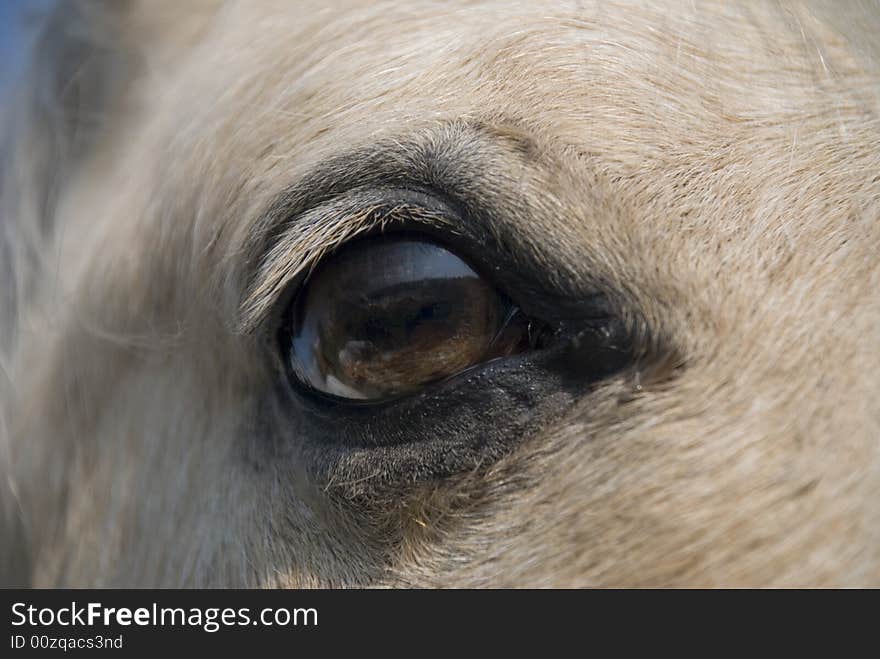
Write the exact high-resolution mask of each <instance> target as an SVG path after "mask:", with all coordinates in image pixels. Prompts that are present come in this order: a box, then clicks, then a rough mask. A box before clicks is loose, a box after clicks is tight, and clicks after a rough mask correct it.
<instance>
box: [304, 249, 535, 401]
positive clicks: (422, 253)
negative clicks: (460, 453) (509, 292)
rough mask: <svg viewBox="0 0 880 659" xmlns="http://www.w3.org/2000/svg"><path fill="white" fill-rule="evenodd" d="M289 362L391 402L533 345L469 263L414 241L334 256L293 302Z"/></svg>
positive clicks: (307, 379)
mask: <svg viewBox="0 0 880 659" xmlns="http://www.w3.org/2000/svg"><path fill="white" fill-rule="evenodd" d="M290 331H291V342H290V364H291V368H292V370H293V373H294V374H295V376H296V377H297V378H299V379H300V380H301V381H302V382H303V383H305V384H307V385H308V386H310V387H311V388H313V389H316V390H317V391H320V392H322V393H325V394H330V395H333V396H337V397H341V398H347V399H356V400H384V399H389V398H394V397H397V396H402V395H405V394H409V393H412V392H414V391H417V390H418V389H419V388H420V387H422V386H424V385H426V384H428V383H430V382H434V381H437V380H442V379H444V378H448V377H450V376H452V375H455V374H456V373H460V372H461V371H463V370H465V369H467V368H469V367H471V366H474V365H475V364H479V363H480V362H483V361H486V360H488V359H493V358H495V357H501V356H505V355H509V354H512V353H514V352H517V351H519V350H521V349H523V347H524V346H527V345H528V339H527V335H528V327H527V321H526V320H525V319H524V318H523V317H522V315H521V314H520V313H519V312H518V311H517V310H516V308H515V307H514V306H513V305H511V303H510V302H509V301H507V300H506V298H504V297H503V296H501V295H500V294H499V293H498V292H497V291H496V290H495V288H494V287H493V286H492V285H491V284H490V283H488V282H487V281H486V280H485V279H483V278H482V277H481V276H480V275H478V274H477V273H476V272H475V271H474V270H473V269H472V268H471V267H470V266H469V265H468V264H467V263H465V262H464V261H463V260H462V259H461V258H459V257H458V256H456V255H455V254H453V253H452V252H450V251H449V250H447V249H444V248H443V247H441V246H439V245H437V244H434V243H431V242H427V241H423V240H419V239H418V238H413V237H380V238H374V239H368V240H363V241H360V242H358V243H355V244H352V245H350V246H349V247H346V248H344V249H342V250H341V251H339V252H337V253H336V254H335V255H333V256H331V257H330V258H328V259H327V260H326V261H325V262H324V263H323V264H322V265H321V267H320V268H319V269H318V270H317V271H316V272H315V273H314V275H313V276H312V277H311V278H310V279H309V281H308V282H307V284H306V286H305V288H304V289H303V290H302V291H301V293H300V295H299V296H298V298H297V300H296V301H295V302H294V306H293V316H292V318H291V328H290Z"/></svg>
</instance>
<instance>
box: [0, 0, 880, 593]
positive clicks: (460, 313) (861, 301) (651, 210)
mask: <svg viewBox="0 0 880 659" xmlns="http://www.w3.org/2000/svg"><path fill="white" fill-rule="evenodd" d="M877 34H880V5H877V4H876V3H871V2H862V3H857V2H852V3H847V4H845V5H836V4H835V3H831V2H821V1H817V2H810V3H791V4H789V3H771V2H766V3H747V4H742V5H738V4H737V5H733V6H731V5H730V4H728V3H721V2H715V1H711V2H700V3H683V2H681V3H680V2H671V3H669V2H661V1H659V0H644V1H642V2H629V1H624V0H610V1H607V2H592V1H589V0H586V1H575V0H564V1H562V2H519V1H510V0H507V1H505V2H496V1H494V0H486V1H474V2H456V3H433V2H395V1H393V0H380V1H376V2H363V1H360V0H344V1H340V2H337V3H331V4H330V5H329V6H328V5H327V4H326V3H318V2H311V1H308V0H302V1H297V2H274V1H271V0H265V1H261V2H259V3H257V2H235V1H230V2H217V1H215V0H199V1H198V2H187V3H175V2H168V1H150V2H142V1H139V0H131V1H129V2H126V3H111V2H100V1H95V0H93V1H88V0H81V1H77V2H64V3H58V5H57V6H55V7H54V8H53V9H52V11H51V14H50V16H49V17H48V18H47V19H46V21H45V24H44V25H43V26H42V28H41V34H40V36H39V37H38V40H37V42H36V47H35V48H34V52H33V56H32V57H31V63H30V66H29V68H28V70H27V74H26V75H25V76H24V79H23V81H22V85H21V87H20V90H19V91H18V92H17V93H16V94H15V96H14V98H13V99H10V101H9V103H8V104H7V106H8V107H6V108H5V110H4V114H3V121H2V124H3V135H4V141H3V144H4V146H3V148H2V157H3V165H2V171H0V230H2V233H0V272H2V273H3V274H2V277H3V285H2V289H3V292H2V296H3V297H2V300H3V304H2V309H0V328H2V329H0V355H2V357H0V360H2V361H0V365H2V378H0V382H2V385H0V420H2V424H0V440H2V441H0V446H2V461H0V471H2V475H3V477H2V479H0V482H2V485H0V510H2V514H0V528H2V534H0V537H2V541H0V543H2V546H3V551H2V554H3V558H2V559H0V561H2V564H0V575H2V577H0V580H2V582H3V583H4V584H9V585H22V586H38V587H55V586H69V587H70V586H72V587H80V586H92V587H144V586H150V587H297V588H302V587H592V586H618V587H621V586H623V587H629V586H633V587H670V586H701V587H713V586H783V587H794V586H877V585H880V496H878V494H880V402H878V401H880V350H878V348H880V297H878V295H877V290H878V288H880V260H878V258H877V255H878V253H880V175H878V173H880V43H878V41H877V39H876V35H877Z"/></svg>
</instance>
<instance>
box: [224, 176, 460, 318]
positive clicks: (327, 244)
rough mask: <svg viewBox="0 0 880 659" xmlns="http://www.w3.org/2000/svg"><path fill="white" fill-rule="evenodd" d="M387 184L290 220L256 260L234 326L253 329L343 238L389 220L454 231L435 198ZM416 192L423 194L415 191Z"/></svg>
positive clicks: (373, 229) (448, 214)
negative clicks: (419, 199)
mask: <svg viewBox="0 0 880 659" xmlns="http://www.w3.org/2000/svg"><path fill="white" fill-rule="evenodd" d="M389 192H391V191H388V190H385V191H382V190H376V189H370V190H354V191H352V192H350V193H348V194H345V195H343V196H342V197H337V198H335V199H334V200H332V201H330V202H326V203H324V204H321V205H320V206H317V207H315V208H313V209H311V210H309V211H307V212H305V213H304V214H303V215H301V216H300V217H299V218H297V219H296V221H295V222H291V223H290V224H289V226H288V227H287V228H286V229H285V230H284V232H283V233H282V234H281V236H280V238H279V239H278V241H277V242H276V243H275V244H274V245H273V246H272V248H271V249H270V250H269V252H268V253H267V254H266V256H265V258H264V259H263V260H262V262H261V264H260V267H259V269H258V271H257V275H256V277H255V278H254V280H253V284H252V285H251V286H250V287H249V288H248V291H247V293H246V295H245V298H244V300H243V302H242V304H241V306H240V309H239V319H240V320H239V323H238V329H239V331H241V332H242V333H251V332H253V331H255V330H256V328H257V327H259V326H260V325H261V324H262V323H263V322H264V321H265V319H266V317H267V316H268V315H269V314H270V312H271V310H272V309H273V308H274V307H275V306H277V303H278V301H279V300H280V298H281V297H282V296H283V295H284V293H285V291H286V290H287V289H288V287H289V286H290V284H291V282H293V281H295V280H296V279H297V278H298V277H302V276H306V277H307V276H308V275H309V274H310V273H311V272H312V270H313V269H314V267H315V266H316V265H317V264H318V262H319V261H321V260H322V258H323V257H324V256H326V255H327V254H329V253H330V252H332V251H333V250H334V249H336V248H338V247H339V246H341V245H342V244H344V243H347V242H349V241H351V240H352V239H354V238H356V237H359V236H365V235H367V234H370V233H373V232H376V231H379V230H383V229H385V228H387V227H388V226H389V225H391V224H398V225H400V226H402V227H408V226H413V227H414V226H415V225H418V226H422V227H424V228H426V229H427V228H430V227H433V228H435V229H443V230H444V231H445V232H447V233H449V232H450V231H451V232H453V233H454V232H455V228H454V226H453V218H454V211H452V210H451V209H449V208H448V207H446V206H445V205H444V204H442V203H440V202H439V201H437V200H433V203H431V205H430V207H429V206H428V205H422V204H419V203H416V202H415V201H409V200H407V199H405V198H404V196H409V195H404V194H402V192H403V191H401V194H389ZM415 194H417V195H418V196H425V197H426V195H422V194H421V193H415Z"/></svg>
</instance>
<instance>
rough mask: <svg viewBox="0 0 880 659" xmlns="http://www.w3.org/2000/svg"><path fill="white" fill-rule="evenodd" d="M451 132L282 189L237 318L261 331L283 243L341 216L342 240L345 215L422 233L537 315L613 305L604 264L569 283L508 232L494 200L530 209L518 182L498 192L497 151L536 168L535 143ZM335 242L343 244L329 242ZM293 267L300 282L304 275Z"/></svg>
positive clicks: (344, 159)
mask: <svg viewBox="0 0 880 659" xmlns="http://www.w3.org/2000/svg"><path fill="white" fill-rule="evenodd" d="M446 133H447V134H445V135H444V137H443V138H442V139H441V138H437V137H436V136H435V135H428V137H422V138H421V139H420V138H416V139H414V140H413V141H412V142H410V143H402V142H401V141H395V142H393V143H388V144H379V145H377V146H374V147H372V148H370V149H360V150H356V151H355V152H353V153H349V154H345V155H341V156H339V157H337V158H334V159H331V160H330V161H328V162H326V163H324V164H323V165H321V166H320V167H318V168H317V169H316V170H314V171H313V172H312V173H310V174H309V175H307V176H305V177H303V178H302V179H301V180H300V181H299V182H297V183H296V184H295V185H294V186H292V187H291V188H290V189H288V190H286V191H284V192H282V193H281V194H279V195H278V196H277V197H276V199H275V201H274V202H273V203H272V204H271V206H270V207H269V208H268V209H267V211H266V212H265V213H264V214H263V216H262V217H261V218H260V220H259V221H258V222H257V223H256V224H255V226H254V228H253V230H252V231H251V237H252V238H251V243H252V245H251V247H250V249H249V250H248V251H249V252H250V253H252V254H254V255H255V256H254V258H252V259H250V261H251V262H257V263H260V264H261V266H260V269H259V271H258V272H256V273H250V274H249V275H246V277H247V279H248V281H249V284H248V286H247V288H246V298H245V300H243V302H242V305H241V309H242V311H241V321H240V323H239V326H240V327H241V328H242V329H244V330H245V331H252V330H254V329H255V327H256V326H257V325H258V324H259V323H260V322H261V321H263V320H264V318H263V316H262V315H261V312H265V310H266V309H267V308H268V307H269V306H272V305H275V306H277V300H264V301H262V303H261V307H260V309H261V311H256V310H255V309H254V308H253V304H252V303H253V300H254V295H253V292H254V291H255V290H257V289H258V288H259V287H260V286H261V284H264V283H265V281H266V279H267V278H269V277H271V276H273V275H274V276H275V277H276V279H280V277H279V276H278V275H277V274H276V273H275V272H274V270H275V269H276V268H283V267H285V266H286V263H284V260H285V259H284V257H283V256H282V257H281V258H278V256H279V255H283V254H284V253H285V252H284V250H283V249H282V248H281V247H283V245H284V244H285V243H294V244H295V243H298V242H299V243H301V242H302V241H303V240H304V236H305V235H306V234H307V233H308V232H321V231H323V230H325V229H326V227H327V226H328V225H329V224H331V223H334V222H335V223H337V224H338V226H339V234H340V235H341V236H342V239H341V240H339V241H338V242H339V243H341V242H344V241H346V240H348V239H350V237H351V236H349V235H348V233H347V231H346V230H347V228H349V227H346V226H345V225H346V222H348V220H347V218H348V217H350V218H357V219H359V220H360V222H361V223H360V224H359V226H358V230H359V231H361V232H362V234H368V233H372V232H377V231H379V230H382V229H386V230H418V231H423V232H425V233H426V234H427V235H429V236H432V237H434V238H435V239H436V240H437V241H438V242H441V243H444V244H446V245H448V246H449V247H451V248H453V249H455V250H456V251H458V252H462V253H463V254H462V255H463V256H464V257H466V258H467V259H468V260H470V261H471V262H472V263H474V264H475V265H477V266H478V267H479V268H480V269H481V270H482V271H483V272H484V273H485V274H487V275H490V276H493V277H497V283H498V284H499V286H501V287H503V288H506V289H508V290H506V291H505V292H506V293H507V294H508V295H511V297H513V298H514V300H515V301H516V302H517V304H518V305H520V306H521V308H522V309H523V311H525V312H526V313H528V314H530V315H535V316H548V315H554V316H556V317H558V318H560V319H562V318H569V319H578V318H583V317H601V316H605V315H608V314H609V313H611V311H612V309H611V308H610V302H609V299H610V298H609V296H608V292H609V287H608V286H607V285H606V284H605V283H604V282H603V281H602V279H601V276H600V272H601V271H600V270H599V269H596V272H595V282H592V283H591V282H578V285H577V286H576V287H572V286H570V285H569V284H570V283H571V282H570V280H569V279H568V278H566V277H548V272H551V273H552V272H554V271H555V270H557V268H558V267H560V266H561V264H556V263H554V261H553V260H552V255H550V257H549V259H548V258H545V257H546V256H547V255H538V254H535V253H534V252H533V250H531V249H522V248H519V247H516V245H517V239H516V237H515V236H511V234H512V233H514V232H515V226H511V224H512V223H511V221H510V220H508V219H506V218H505V215H509V214H510V211H509V210H508V209H507V208H503V207H499V204H496V203H494V200H495V199H499V198H500V197H504V198H505V202H506V205H507V206H510V207H511V211H512V210H514V209H513V207H516V210H518V211H519V212H525V210H524V209H522V208H521V203H520V201H519V200H518V199H516V197H515V193H516V191H515V190H510V191H508V190H506V188H505V189H504V190H501V188H502V187H503V186H502V185H501V180H500V179H501V176H500V175H496V174H493V171H494V170H493V169H492V164H493V161H494V159H497V158H502V159H504V161H505V162H507V161H509V160H510V159H511V158H514V159H517V160H518V161H519V162H520V165H521V166H522V167H530V166H532V165H531V164H530V163H529V156H528V151H527V150H525V149H511V148H509V145H508V144H506V143H500V142H499V140H498V138H497V137H496V136H494V135H492V134H491V133H490V132H487V131H486V130H484V129H483V128H481V127H478V126H473V125H471V124H466V123H456V124H454V125H452V126H451V127H447V129H446ZM496 169H497V168H496ZM493 177H494V178H493ZM496 178H498V179H499V180H498V181H496V180H495V179H496ZM507 197H512V198H511V199H506V198H507ZM364 208H370V209H372V210H373V216H372V217H371V218H369V219H367V220H366V221H364V220H363V218H359V217H358V216H359V215H360V214H362V213H363V209H364ZM351 224H354V222H352V223H351ZM326 242H327V241H325V243H326ZM334 246H338V244H337V245H327V244H324V245H322V248H327V247H331V248H332V247H334ZM273 257H275V258H274V261H275V262H274V263H273ZM279 262H280V263H279ZM310 265H314V262H312V263H310ZM306 270H307V268H306ZM296 274H298V275H300V281H301V279H302V277H301V276H302V275H303V274H304V273H303V272H297V273H296ZM292 279H296V278H295V277H294V278H291V277H288V281H285V282H284V284H285V285H284V286H283V287H282V286H277V285H276V286H275V295H279V294H280V288H284V290H285V291H286V292H287V293H289V292H290V288H291V286H295V284H296V282H295V281H291V280H292ZM584 284H585V285H584ZM518 292H519V293H520V295H517V293H518ZM249 305H251V307H250V308H249Z"/></svg>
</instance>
